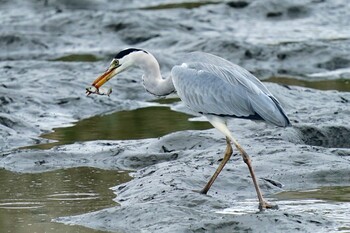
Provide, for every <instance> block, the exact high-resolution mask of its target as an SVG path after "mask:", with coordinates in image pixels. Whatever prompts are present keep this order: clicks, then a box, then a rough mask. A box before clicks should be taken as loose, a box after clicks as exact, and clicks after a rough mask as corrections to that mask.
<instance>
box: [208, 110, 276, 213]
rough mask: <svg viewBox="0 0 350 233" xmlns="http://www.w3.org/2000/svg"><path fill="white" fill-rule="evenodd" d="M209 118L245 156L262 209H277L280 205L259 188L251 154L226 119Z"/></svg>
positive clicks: (212, 116) (210, 116) (209, 116)
mask: <svg viewBox="0 0 350 233" xmlns="http://www.w3.org/2000/svg"><path fill="white" fill-rule="evenodd" d="M206 117H207V119H208V120H209V122H210V123H211V124H212V125H213V126H214V127H215V128H216V129H218V130H219V131H221V132H222V133H223V134H224V135H225V136H226V138H229V139H230V141H232V142H233V144H235V146H236V148H237V149H238V150H239V152H240V153H241V154H242V157H243V161H244V162H245V163H246V164H247V166H248V169H249V172H250V175H251V177H252V180H253V183H254V187H255V190H256V194H257V196H258V199H259V209H260V210H263V209H266V208H274V209H277V208H278V207H277V206H275V205H271V204H269V203H267V202H266V201H265V200H264V198H263V196H262V194H261V191H260V188H259V185H258V181H257V180H256V177H255V173H254V170H253V167H252V164H251V161H250V158H249V155H248V154H247V152H245V150H243V148H242V147H241V145H239V144H238V142H237V141H236V140H235V139H234V137H233V136H232V134H231V132H230V130H229V129H228V128H227V125H226V120H225V119H224V118H222V117H219V116H214V115H206Z"/></svg>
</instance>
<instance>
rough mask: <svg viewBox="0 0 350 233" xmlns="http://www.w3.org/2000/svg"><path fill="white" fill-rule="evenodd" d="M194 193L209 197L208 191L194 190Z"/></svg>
mask: <svg viewBox="0 0 350 233" xmlns="http://www.w3.org/2000/svg"><path fill="white" fill-rule="evenodd" d="M192 191H193V192H196V193H200V194H203V195H207V193H208V190H205V189H202V190H192Z"/></svg>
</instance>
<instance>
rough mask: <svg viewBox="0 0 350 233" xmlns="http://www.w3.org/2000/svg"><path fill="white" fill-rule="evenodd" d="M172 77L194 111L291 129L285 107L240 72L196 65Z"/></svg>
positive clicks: (175, 70) (178, 68)
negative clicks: (264, 121) (261, 121)
mask: <svg viewBox="0 0 350 233" xmlns="http://www.w3.org/2000/svg"><path fill="white" fill-rule="evenodd" d="M241 69H243V68H241ZM246 72H248V71H246ZM171 73H172V78H173V83H174V86H175V88H176V90H177V93H178V95H179V96H180V98H181V99H182V101H184V102H185V103H186V104H187V105H188V106H189V107H190V108H191V109H192V110H194V111H197V112H199V113H203V114H214V115H219V116H234V117H243V118H253V119H259V118H260V119H264V120H266V121H268V122H270V123H272V124H275V125H278V126H287V125H289V120H288V118H287V117H286V115H285V113H284V111H283V109H282V107H281V106H280V105H279V103H278V101H277V100H276V99H275V98H274V97H273V96H272V95H271V94H270V93H269V92H268V91H267V93H266V91H265V90H264V89H266V87H264V89H261V88H259V87H258V86H256V85H255V84H254V83H253V82H251V81H249V79H245V80H244V75H242V73H241V72H240V70H237V69H234V70H232V67H231V68H228V67H225V66H216V65H213V64H207V63H196V62H195V63H188V64H183V65H181V66H175V67H174V68H173V69H172V72H171ZM248 73H249V72H248ZM237 77H239V78H237ZM253 77H254V76H253ZM254 78H255V77H254ZM238 79H243V80H244V81H240V80H238ZM261 85H263V84H261ZM266 90H267V89H266Z"/></svg>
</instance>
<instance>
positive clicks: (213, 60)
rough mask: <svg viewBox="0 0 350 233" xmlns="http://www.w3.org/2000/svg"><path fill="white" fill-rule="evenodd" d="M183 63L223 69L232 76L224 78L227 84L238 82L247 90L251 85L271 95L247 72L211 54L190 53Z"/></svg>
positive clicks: (185, 56)
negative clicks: (208, 65)
mask: <svg viewBox="0 0 350 233" xmlns="http://www.w3.org/2000/svg"><path fill="white" fill-rule="evenodd" d="M182 62H183V63H202V64H210V65H214V66H217V67H225V68H226V69H228V70H230V71H231V73H232V75H230V76H226V77H224V78H226V79H227V81H228V82H233V83H235V82H236V81H238V82H240V83H241V84H242V85H244V86H246V87H247V88H248V89H249V88H252V86H251V84H254V86H255V87H257V88H259V89H260V90H261V91H263V92H264V93H265V94H268V95H272V94H271V93H270V91H269V90H268V89H267V88H266V87H265V86H264V84H262V83H261V82H260V80H259V79H257V78H256V77H255V76H254V75H252V74H251V73H250V72H249V71H247V70H246V69H244V68H243V67H241V66H238V65H236V64H233V63H232V62H230V61H228V60H226V59H223V58H221V57H218V56H215V55H213V54H209V53H204V52H198V51H196V52H191V53H188V54H186V55H184V56H183V57H182Z"/></svg>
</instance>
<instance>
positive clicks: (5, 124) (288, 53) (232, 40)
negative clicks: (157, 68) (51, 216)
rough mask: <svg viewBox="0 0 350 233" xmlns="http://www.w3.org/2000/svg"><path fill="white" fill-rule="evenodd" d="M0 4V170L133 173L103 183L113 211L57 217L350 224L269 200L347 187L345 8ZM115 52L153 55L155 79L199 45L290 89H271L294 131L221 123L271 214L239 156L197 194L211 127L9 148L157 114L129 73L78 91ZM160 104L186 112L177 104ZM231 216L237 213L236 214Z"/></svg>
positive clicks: (337, 4)
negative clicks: (262, 203) (105, 120)
mask: <svg viewBox="0 0 350 233" xmlns="http://www.w3.org/2000/svg"><path fill="white" fill-rule="evenodd" d="M0 6H1V9H2V14H0V20H1V22H2V28H1V29H0V50H1V51H2V52H1V53H0V73H1V75H0V79H1V83H0V151H1V156H0V167H1V168H2V169H6V170H9V171H14V172H23V173H40V172H44V171H52V170H56V169H64V168H71V167H84V166H88V167H96V168H101V169H111V170H120V169H122V170H131V171H133V172H132V175H133V176H134V177H135V178H134V179H133V180H132V181H130V182H128V183H126V184H122V185H119V186H116V187H114V188H113V190H114V192H115V193H116V195H117V197H116V199H115V201H116V202H118V203H120V204H121V206H120V207H114V208H109V209H105V210H101V211H97V212H93V213H86V214H82V215H78V216H66V217H61V218H58V219H55V221H57V222H61V223H65V224H77V225H83V226H87V227H91V228H94V229H100V230H108V231H121V232H140V231H144V232H208V231H209V232H210V231H221V232H232V230H234V231H248V232H249V231H252V232H266V230H267V229H268V230H269V231H271V232H295V231H300V232H315V231H317V232H324V231H327V232H329V231H336V230H340V229H345V230H348V229H350V223H349V222H348V220H347V218H346V216H349V214H350V213H349V208H347V207H348V202H344V201H338V202H332V203H331V202H326V203H322V202H321V203H320V202H317V203H314V202H311V203H308V202H305V200H300V202H297V201H295V202H292V201H290V200H287V201H286V200H282V199H279V198H278V197H277V196H275V194H276V193H279V192H281V191H291V190H293V191H296V190H310V189H314V188H319V187H323V186H327V187H328V186H331V187H332V186H340V187H342V186H349V183H350V180H349V177H350V174H349V171H350V169H349V168H350V159H349V155H350V151H349V148H350V141H349V139H350V128H349V124H348V122H349V120H350V119H349V118H350V94H349V90H350V88H348V87H349V79H350V76H349V66H350V56H349V53H348V51H349V47H350V43H349V38H350V34H349V33H350V32H349V30H347V29H348V22H349V20H350V18H349V14H347V12H349V10H350V9H349V8H350V5H349V4H347V2H346V1H341V0H336V1H306V0H299V1H293V3H292V2H290V1H277V0H269V1H230V2H226V1H225V2H224V1H223V2H214V3H213V2H202V1H200V2H199V1H198V2H193V3H182V2H180V1H166V2H164V1H143V3H142V4H140V3H138V2H137V1H126V2H125V1H117V2H115V3H111V2H109V1H99V2H98V3H96V2H92V1H79V3H72V2H71V1H50V0H49V1H28V2H26V3H25V4H23V3H22V2H21V1H1V2H0ZM107 6H108V9H107ZM125 47H141V48H145V49H148V50H150V51H151V52H152V53H153V54H154V55H155V56H156V57H157V58H158V59H159V61H160V64H161V67H162V70H163V71H164V72H165V74H168V73H167V72H169V70H170V67H172V66H173V65H174V64H177V63H179V62H180V63H181V61H179V60H178V57H180V56H181V55H182V54H183V53H184V52H188V51H193V50H201V51H206V52H210V53H214V54H217V55H219V56H222V57H224V58H227V59H229V60H231V61H233V62H235V63H237V64H240V65H242V66H244V67H245V68H247V69H248V70H250V71H251V72H253V73H254V74H256V75H257V76H258V77H259V78H261V79H266V78H271V77H274V82H278V80H281V79H282V78H283V79H284V78H289V79H292V80H293V79H297V80H298V82H291V83H287V85H277V84H270V83H268V84H267V86H268V88H269V89H270V90H271V92H272V93H273V94H275V96H276V97H277V98H278V99H279V100H280V101H281V103H282V105H283V106H284V107H285V109H286V111H287V114H288V115H289V116H290V119H291V121H292V124H293V125H294V126H293V127H292V128H287V129H281V128H275V127H272V126H266V125H265V124H264V123H259V122H258V123H257V122H251V121H242V120H233V121H232V122H231V123H230V129H231V130H232V132H233V134H234V135H235V136H236V137H237V138H238V140H239V142H240V143H241V144H242V146H243V147H244V148H246V150H247V151H248V152H249V154H251V155H252V157H253V164H254V167H255V170H256V173H257V175H258V178H259V181H260V185H261V187H262V189H263V192H264V193H265V194H266V195H267V196H268V197H269V200H271V201H272V202H276V203H278V204H279V205H280V210H278V211H267V212H265V213H262V214H256V213H255V210H256V209H257V202H256V199H255V194H254V190H253V187H252V184H251V180H250V177H249V176H248V172H247V169H246V166H245V164H244V163H243V162H242V160H241V158H240V156H239V155H238V154H235V155H234V156H233V158H232V159H231V161H230V162H229V164H228V165H227V167H226V169H225V170H224V172H223V173H222V174H221V176H220V177H219V180H218V181H217V182H216V183H215V185H214V186H213V187H212V190H211V191H210V193H209V195H208V196H204V195H199V194H198V193H196V192H193V190H199V189H201V188H202V187H203V186H204V184H205V182H206V181H207V179H209V177H210V175H211V174H212V173H213V171H214V170H215V169H216V167H217V165H218V163H219V161H218V160H219V159H220V158H221V156H222V153H223V151H224V146H225V141H224V139H223V137H222V135H220V134H219V133H218V132H217V131H215V130H205V131H182V132H176V133H172V134H169V135H166V136H163V137H160V138H151V139H144V140H124V141H120V140H113V141H91V142H77V143H75V144H72V145H63V146H59V147H55V148H52V149H49V150H33V149H17V148H19V147H21V146H26V145H31V144H35V143H44V142H47V140H46V139H43V138H40V137H39V136H40V135H41V134H42V133H45V132H50V131H51V130H52V129H53V128H55V127H63V126H67V125H71V124H74V123H75V122H77V121H79V120H81V119H84V118H87V117H90V116H94V115H99V114H104V113H110V112H112V111H122V110H132V109H138V108H141V107H147V106H158V105H159V104H158V103H155V102H147V101H150V100H154V99H155V98H154V97H153V96H151V95H149V94H148V93H146V92H145V91H144V89H143V87H142V85H141V83H140V76H141V73H140V71H137V70H135V71H134V72H129V73H128V74H126V75H121V76H120V78H119V79H115V80H112V81H111V82H110V84H108V85H110V86H112V87H113V89H114V92H113V93H112V95H111V96H110V98H107V97H100V96H93V97H85V96H84V91H85V87H86V86H87V85H89V84H90V83H91V81H92V80H93V79H94V78H95V77H96V76H97V75H98V74H100V73H101V72H102V71H104V69H105V68H106V66H107V65H108V64H109V60H110V58H111V57H113V56H114V55H115V53H116V51H117V50H119V49H121V48H125ZM281 77H282V78H281ZM300 80H302V81H304V83H305V82H306V81H307V82H310V81H318V82H320V81H329V80H340V82H339V83H340V85H342V88H341V90H342V91H343V92H337V91H318V90H314V89H307V88H300V87H295V86H293V84H299V81H300ZM281 82H282V81H281ZM324 89H327V88H324ZM328 89H331V88H328ZM168 106H170V107H171V108H172V109H174V110H176V111H183V112H188V111H187V110H186V109H185V108H184V107H183V106H181V104H178V103H171V104H169V105H168ZM149 130H152V126H150V128H149ZM281 185H283V186H281ZM344 206H345V207H346V208H345V209H344ZM226 208H229V209H228V210H227V209H226ZM230 209H231V212H230ZM232 209H233V210H238V211H239V210H241V211H240V214H238V215H237V214H232ZM330 212H332V213H339V214H340V215H339V216H332V215H329V213H330Z"/></svg>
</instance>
